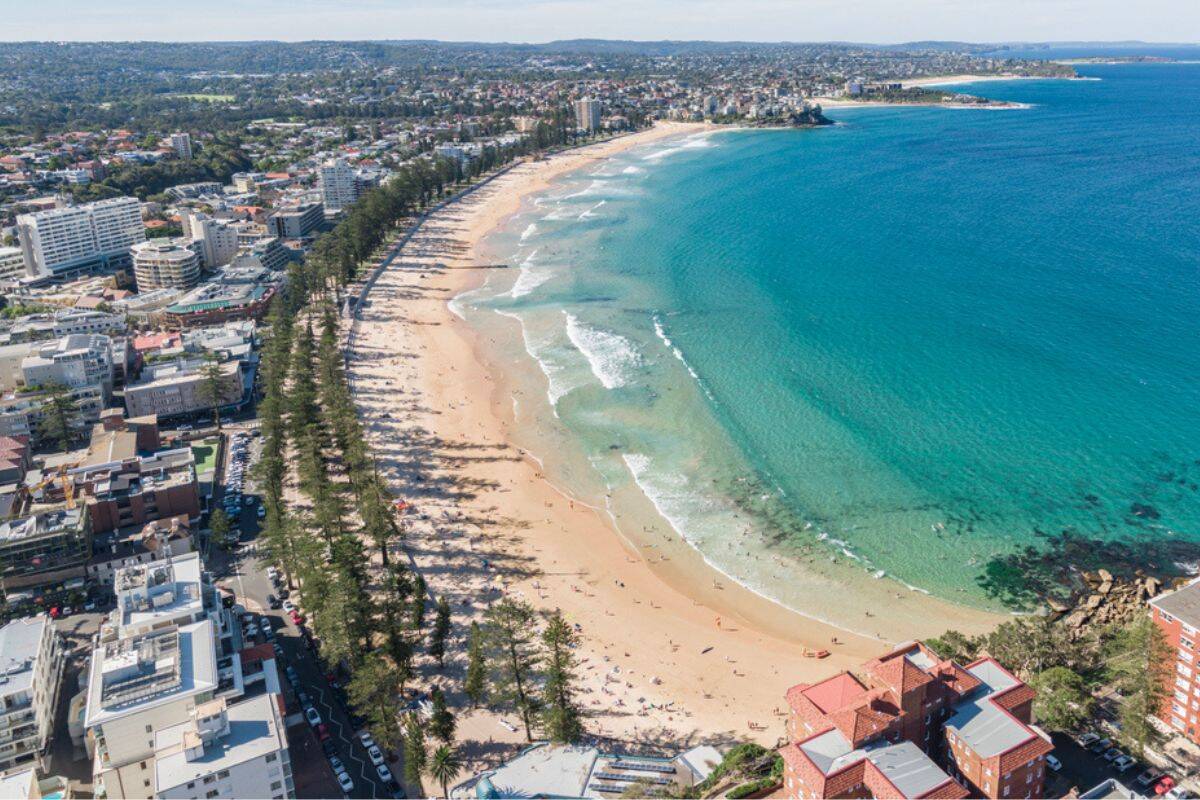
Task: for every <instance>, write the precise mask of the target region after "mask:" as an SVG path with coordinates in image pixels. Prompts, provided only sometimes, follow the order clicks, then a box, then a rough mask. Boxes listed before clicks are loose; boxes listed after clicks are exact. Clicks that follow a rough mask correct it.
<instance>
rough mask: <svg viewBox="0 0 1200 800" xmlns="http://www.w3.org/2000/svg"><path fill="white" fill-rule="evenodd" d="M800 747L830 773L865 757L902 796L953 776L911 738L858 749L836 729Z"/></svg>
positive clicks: (920, 792)
mask: <svg viewBox="0 0 1200 800" xmlns="http://www.w3.org/2000/svg"><path fill="white" fill-rule="evenodd" d="M797 746H798V747H799V748H800V749H801V750H802V751H804V754H805V755H807V756H808V757H809V759H810V760H811V761H812V762H813V764H815V765H816V766H817V768H818V769H819V770H821V772H822V773H824V774H825V775H827V776H828V775H832V774H833V773H835V772H838V771H840V770H843V769H845V768H846V767H849V766H850V765H851V764H854V763H856V762H859V761H862V760H863V759H866V760H868V761H870V762H871V763H872V764H873V765H874V766H875V768H876V769H878V770H879V771H880V773H882V774H883V776H884V777H885V778H887V779H888V780H889V781H891V783H892V785H893V786H895V787H896V789H897V790H899V793H900V796H902V797H920V796H921V795H923V794H925V793H926V792H929V791H931V790H933V789H935V788H937V787H938V786H941V785H942V784H943V783H945V782H946V781H949V780H950V779H951V778H950V776H949V775H948V774H946V772H945V771H944V770H942V768H941V767H939V766H938V765H937V764H935V763H934V762H933V760H932V759H930V758H929V756H927V755H926V754H925V753H923V752H921V749H920V748H919V747H917V746H916V745H915V744H913V743H912V742H908V741H901V742H895V743H892V742H886V741H878V742H873V743H872V744H869V745H867V746H866V747H863V748H860V749H857V750H855V749H853V748H851V746H850V742H849V741H847V739H846V737H845V736H843V735H842V733H841V731H839V730H837V729H836V728H834V729H832V730H829V731H826V732H825V733H821V734H818V735H816V736H814V737H812V738H811V739H808V740H806V741H803V742H800V743H799V744H798V745H797Z"/></svg>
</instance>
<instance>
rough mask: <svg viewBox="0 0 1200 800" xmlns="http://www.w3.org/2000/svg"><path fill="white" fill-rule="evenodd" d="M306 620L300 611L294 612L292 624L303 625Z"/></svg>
mask: <svg viewBox="0 0 1200 800" xmlns="http://www.w3.org/2000/svg"><path fill="white" fill-rule="evenodd" d="M304 620H305V617H304V615H303V614H301V613H300V612H299V611H293V612H292V622H294V623H296V624H297V625H303V624H304Z"/></svg>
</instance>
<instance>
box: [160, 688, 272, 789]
mask: <svg viewBox="0 0 1200 800" xmlns="http://www.w3.org/2000/svg"><path fill="white" fill-rule="evenodd" d="M226 714H227V717H228V719H229V733H228V734H226V735H225V736H221V737H219V738H217V739H216V740H214V741H212V742H209V743H208V744H206V745H204V755H202V756H200V757H199V758H194V759H192V760H191V761H189V760H188V759H187V756H186V754H185V752H184V751H185V748H184V746H183V734H184V732H186V731H187V730H189V729H192V728H193V726H194V723H193V722H192V721H191V720H189V721H187V722H183V723H180V724H178V725H172V726H171V727H169V728H164V729H162V730H160V731H158V732H157V733H156V734H155V735H154V755H155V762H154V771H155V779H156V781H157V783H156V784H155V788H156V792H163V791H165V790H167V789H170V788H172V787H174V786H179V785H180V784H184V783H187V782H188V781H192V780H196V779H197V778H200V777H203V776H205V775H209V774H211V773H214V772H217V771H218V770H222V769H229V768H230V767H234V766H237V765H238V764H244V763H246V762H247V761H253V760H254V759H256V758H261V757H263V756H265V755H267V754H268V753H276V752H279V751H280V750H285V749H286V748H287V737H286V734H285V733H284V731H283V725H282V720H281V718H280V716H279V707H278V706H277V705H276V703H275V695H273V694H260V695H257V696H255V697H251V698H249V699H246V700H242V701H241V702H238V703H235V704H234V705H231V706H228V707H227V709H226Z"/></svg>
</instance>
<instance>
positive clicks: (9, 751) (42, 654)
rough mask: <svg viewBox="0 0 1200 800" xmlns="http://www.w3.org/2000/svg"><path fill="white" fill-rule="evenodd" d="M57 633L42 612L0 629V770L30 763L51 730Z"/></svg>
mask: <svg viewBox="0 0 1200 800" xmlns="http://www.w3.org/2000/svg"><path fill="white" fill-rule="evenodd" d="M63 663H64V655H63V643H62V637H60V636H59V635H58V633H57V632H56V631H55V630H54V624H53V623H52V622H51V621H50V619H49V618H48V617H46V616H44V615H42V616H37V617H27V618H25V619H17V620H13V621H12V622H10V623H8V624H7V625H5V626H4V627H3V628H0V676H2V678H3V680H0V772H7V771H8V770H11V769H13V768H15V767H18V766H22V765H30V764H33V765H35V766H39V767H40V766H42V754H43V753H44V752H45V750H46V746H47V745H48V744H49V742H50V740H51V739H52V738H53V735H54V714H55V710H56V709H57V704H58V690H59V686H60V685H61V683H62V674H63Z"/></svg>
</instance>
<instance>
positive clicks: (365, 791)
mask: <svg viewBox="0 0 1200 800" xmlns="http://www.w3.org/2000/svg"><path fill="white" fill-rule="evenodd" d="M231 427H239V426H231ZM251 441H253V443H254V444H253V445H252V446H251V453H252V455H251V459H252V461H254V460H256V459H257V456H258V453H259V447H260V440H258V439H253V440H251ZM231 450H232V448H226V452H227V455H226V458H230V457H231V455H230V451H231ZM227 466H228V463H226V464H223V465H222V467H223V469H222V471H221V474H222V475H223V476H224V475H228V471H227V469H226V468H227ZM243 492H244V494H247V495H254V494H255V490H254V488H253V485H252V481H251V480H250V479H249V478H247V480H246V483H245V486H244V487H243ZM223 493H224V486H223V485H222V486H221V487H219V488H218V492H217V494H218V496H217V497H216V498H215V500H214V502H215V503H216V505H217V506H219V505H220V504H221V500H222V497H221V495H223ZM257 508H258V503H257V502H256V503H255V504H254V505H253V506H250V507H245V506H243V508H242V511H241V514H240V516H239V517H238V520H237V521H238V523H239V526H240V528H241V531H242V534H241V536H240V541H239V544H238V546H237V547H235V548H233V549H232V551H230V550H226V549H224V548H219V547H213V548H212V555H211V558H210V559H209V561H210V563H209V567H210V569H211V570H212V572H213V575H214V576H216V577H217V583H218V585H221V586H223V587H224V588H226V589H229V590H231V591H234V592H235V593H236V594H237V598H238V603H240V604H241V605H243V606H244V607H245V608H246V610H247V612H249V613H253V614H255V615H256V616H260V615H266V616H267V617H269V618H270V619H271V622H272V626H273V627H274V628H275V630H276V631H277V632H278V634H277V641H278V643H279V646H280V647H281V648H282V650H283V659H282V661H283V663H282V664H281V665H280V672H281V673H282V672H283V670H284V668H285V667H286V666H287V665H291V666H293V667H295V669H296V672H297V673H298V674H299V677H300V681H299V688H300V689H302V690H303V691H304V692H305V693H306V694H307V695H308V696H309V697H310V698H311V699H312V702H313V705H314V706H315V707H316V709H317V711H318V713H320V715H321V719H322V720H323V721H324V722H325V724H326V725H327V726H328V728H329V732H330V735H331V736H332V740H333V742H334V744H335V747H336V749H337V755H338V758H340V759H341V760H342V762H343V763H344V764H345V765H346V771H347V772H348V773H349V774H350V778H351V779H352V780H353V781H354V791H353V792H351V793H350V796H351V797H356V798H383V797H392V791H391V790H390V789H388V787H387V786H386V785H385V784H384V782H383V781H382V780H380V778H379V776H378V774H377V773H376V771H375V767H374V765H372V764H371V760H370V758H369V757H368V755H367V751H366V748H364V747H363V746H362V742H361V741H360V740H359V738H358V735H357V732H356V731H355V729H354V726H353V725H352V724H351V721H350V715H349V711H348V709H347V708H346V706H345V705H344V703H343V701H342V699H341V698H339V696H338V692H335V691H334V690H333V689H332V688H331V687H330V686H329V684H328V683H327V682H326V680H325V673H324V670H323V669H322V667H321V664H320V662H319V661H318V659H317V657H316V656H315V654H313V653H312V652H311V651H310V650H309V648H308V647H307V646H306V645H305V641H304V639H303V637H302V636H301V635H300V631H299V629H298V628H297V627H296V626H295V625H294V624H293V623H292V621H291V620H290V619H289V618H287V617H286V616H285V615H284V614H283V612H282V611H277V610H272V609H270V608H269V603H268V599H267V598H268V596H269V595H271V594H274V593H275V591H276V590H275V588H274V587H273V586H272V585H271V582H270V580H269V579H268V578H267V567H268V564H267V563H266V561H265V560H264V559H263V558H262V557H261V556H260V555H259V553H258V552H257V550H258V548H257V545H258V535H259V530H260V529H259V521H258V517H257ZM260 640H261V637H260ZM281 677H282V675H281ZM283 683H284V685H285V686H287V682H286V681H284V682H283ZM285 694H287V695H288V700H289V703H288V711H289V714H291V713H293V712H298V711H299V703H298V701H297V700H296V698H295V696H294V693H292V692H291V691H290V687H289V688H288V689H287V690H285ZM306 727H307V726H306ZM308 737H309V738H310V739H312V740H313V742H314V743H315V737H314V736H313V735H312V734H311V733H309V734H308ZM303 749H304V752H305V753H306V754H307V753H308V752H311V751H312V748H310V747H308V746H305V747H304V748H303ZM315 753H316V754H318V755H320V758H321V760H322V761H325V759H324V754H323V753H321V750H320V747H319V746H318V747H316V750H315ZM314 758H315V757H314ZM303 766H305V765H303V764H300V763H298V760H297V759H293V769H294V770H295V771H296V772H297V773H298V772H299V771H300V769H301V768H302V767H303ZM388 766H389V768H390V769H392V771H393V774H394V775H396V774H398V773H397V772H396V771H397V769H398V766H397V765H395V764H394V763H389V765H388ZM321 767H322V769H323V770H324V771H325V773H326V774H327V775H328V777H329V783H328V787H322V786H321V785H314V786H312V787H311V789H310V791H311V792H313V793H312V794H311V796H313V797H321V796H329V795H328V794H327V793H326V792H328V791H332V792H333V793H334V794H335V795H337V794H340V793H341V792H340V790H339V789H338V787H337V783H336V782H335V781H334V778H333V772H332V770H331V769H330V767H329V765H328V763H327V762H325V763H322V764H321ZM323 783H324V782H321V784H323ZM302 785H303V784H302V781H301V780H300V777H299V775H297V779H296V788H297V793H299V791H300V789H301V788H302ZM301 796H303V795H301Z"/></svg>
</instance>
